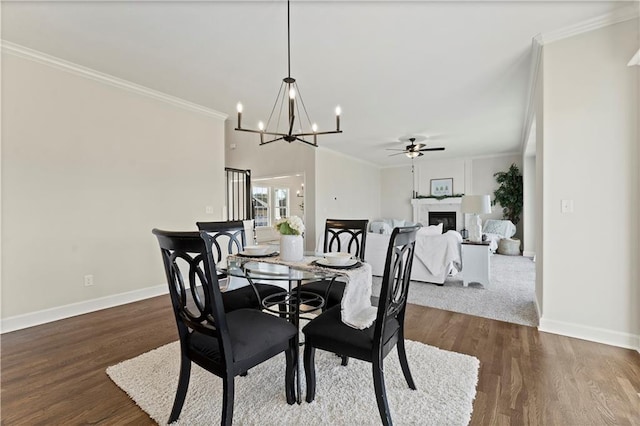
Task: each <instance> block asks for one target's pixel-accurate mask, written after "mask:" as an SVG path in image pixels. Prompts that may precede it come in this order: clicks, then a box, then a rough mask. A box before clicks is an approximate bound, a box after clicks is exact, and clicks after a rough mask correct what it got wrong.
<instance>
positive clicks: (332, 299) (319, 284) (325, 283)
mask: <svg viewBox="0 0 640 426" xmlns="http://www.w3.org/2000/svg"><path fill="white" fill-rule="evenodd" d="M329 283H331V280H322V281H313V282H310V283H307V284H304V286H303V287H302V288H303V290H304V291H309V292H311V293H315V294H319V295H320V296H322V297H325V295H326V293H327V288H328V287H329ZM345 285H346V284H345V283H344V282H342V281H338V280H335V281H334V283H333V284H332V285H331V288H330V289H329V297H328V299H327V300H326V304H325V306H326V307H329V308H330V307H332V306H336V305H339V304H340V302H341V301H342V295H343V294H344V288H345Z"/></svg>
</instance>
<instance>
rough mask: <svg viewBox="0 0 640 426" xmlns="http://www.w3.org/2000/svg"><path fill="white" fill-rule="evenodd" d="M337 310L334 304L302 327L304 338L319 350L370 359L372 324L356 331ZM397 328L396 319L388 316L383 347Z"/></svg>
mask: <svg viewBox="0 0 640 426" xmlns="http://www.w3.org/2000/svg"><path fill="white" fill-rule="evenodd" d="M340 311H341V308H340V306H334V307H333V308H330V309H328V310H326V311H325V312H323V313H322V314H320V315H319V316H318V317H316V318H315V319H313V320H312V321H310V322H309V323H308V324H307V325H306V326H305V327H304V328H303V329H302V331H303V333H304V336H305V341H306V342H307V344H310V345H311V346H313V347H316V348H319V349H323V350H326V351H330V352H334V353H337V354H340V355H346V356H349V357H353V358H358V359H362V360H364V361H371V356H372V350H373V333H374V329H375V326H376V325H375V323H374V324H373V325H372V326H371V327H369V328H365V329H364V330H356V329H355V328H352V327H349V326H348V325H346V324H344V323H343V322H342V319H341V317H340V315H341V312H340ZM399 328H400V323H399V322H398V320H397V319H395V318H389V320H388V321H387V325H386V327H385V330H384V337H383V341H384V342H385V347H386V346H387V344H386V343H387V342H389V341H390V340H391V339H394V338H395V337H396V332H397V331H398V329H399ZM391 346H392V345H391ZM385 355H386V354H385Z"/></svg>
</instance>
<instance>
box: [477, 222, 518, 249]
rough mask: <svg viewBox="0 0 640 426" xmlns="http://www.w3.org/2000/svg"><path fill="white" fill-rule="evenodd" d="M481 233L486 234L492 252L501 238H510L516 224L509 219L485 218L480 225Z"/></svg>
mask: <svg viewBox="0 0 640 426" xmlns="http://www.w3.org/2000/svg"><path fill="white" fill-rule="evenodd" d="M482 233H483V234H485V235H486V236H487V241H489V249H490V250H491V252H492V253H495V251H496V250H497V249H498V243H499V242H500V240H501V239H502V238H511V237H513V236H514V235H515V233H516V226H515V225H514V224H513V222H511V221H510V220H496V219H487V220H485V221H484V225H483V226H482Z"/></svg>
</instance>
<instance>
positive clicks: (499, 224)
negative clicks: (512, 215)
mask: <svg viewBox="0 0 640 426" xmlns="http://www.w3.org/2000/svg"><path fill="white" fill-rule="evenodd" d="M505 225H506V223H505V221H504V220H494V219H487V220H485V221H484V226H483V227H482V232H483V233H484V234H498V235H502V236H506V235H505V234H506V229H505V228H506V226H505Z"/></svg>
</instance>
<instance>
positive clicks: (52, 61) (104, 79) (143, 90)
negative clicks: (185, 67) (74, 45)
mask: <svg viewBox="0 0 640 426" xmlns="http://www.w3.org/2000/svg"><path fill="white" fill-rule="evenodd" d="M0 42H1V43H2V51H3V52H5V53H8V54H11V55H14V56H17V57H20V58H23V59H28V60H31V61H34V62H38V63H40V64H44V65H48V66H50V67H53V68H56V69H59V70H62V71H66V72H69V73H72V74H75V75H78V76H81V77H85V78H88V79H91V80H94V81H98V82H100V83H103V84H107V85H109V86H112V87H117V88H118V89H123V90H127V91H129V92H133V93H136V94H138V95H142V96H146V97H149V98H151V99H155V100H157V101H161V102H165V103H168V104H170V105H173V106H176V107H178V108H182V109H186V110H188V111H192V112H197V113H199V114H203V115H206V116H208V117H212V118H216V119H219V120H222V121H224V120H226V119H227V117H228V115H227V114H224V113H222V112H219V111H216V110H213V109H210V108H206V107H204V106H202V105H198V104H195V103H193V102H189V101H186V100H184V99H181V98H178V97H175V96H171V95H167V94H166V93H162V92H159V91H157V90H153V89H150V88H148V87H145V86H141V85H139V84H136V83H132V82H130V81H127V80H123V79H121V78H118V77H114V76H112V75H109V74H105V73H102V72H100V71H96V70H93V69H91V68H87V67H83V66H82V65H78V64H74V63H73V62H69V61H65V60H64V59H60V58H56V57H55V56H51V55H47V54H46V53H42V52H39V51H37V50H33V49H29V48H28V47H24V46H21V45H19V44H15V43H12V42H9V41H6V40H0Z"/></svg>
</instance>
